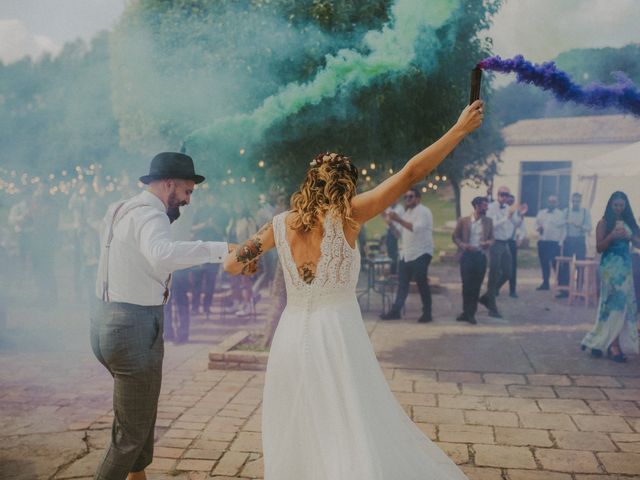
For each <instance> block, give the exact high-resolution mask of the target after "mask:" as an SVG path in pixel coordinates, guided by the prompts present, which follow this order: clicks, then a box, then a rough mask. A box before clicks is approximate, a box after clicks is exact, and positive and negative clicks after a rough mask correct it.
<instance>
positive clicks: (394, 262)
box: [385, 230, 398, 275]
mask: <svg viewBox="0 0 640 480" xmlns="http://www.w3.org/2000/svg"><path fill="white" fill-rule="evenodd" d="M385 243H386V245H387V256H388V257H389V258H390V259H391V271H390V273H391V274H393V275H395V274H396V273H397V272H398V239H397V238H396V236H395V235H394V234H393V233H391V232H390V231H389V230H387V234H386V235H385Z"/></svg>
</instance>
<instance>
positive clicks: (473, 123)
mask: <svg viewBox="0 0 640 480" xmlns="http://www.w3.org/2000/svg"><path fill="white" fill-rule="evenodd" d="M483 118H484V102H483V101H482V100H476V101H475V102H473V103H472V104H471V105H468V106H467V107H466V108H465V109H464V110H463V111H462V113H461V114H460V117H459V118H458V121H457V122H456V125H455V126H456V127H457V128H458V129H460V130H461V131H462V132H463V133H464V134H465V135H466V134H469V133H471V132H473V131H474V130H475V129H476V128H478V127H479V126H480V125H482V119H483Z"/></svg>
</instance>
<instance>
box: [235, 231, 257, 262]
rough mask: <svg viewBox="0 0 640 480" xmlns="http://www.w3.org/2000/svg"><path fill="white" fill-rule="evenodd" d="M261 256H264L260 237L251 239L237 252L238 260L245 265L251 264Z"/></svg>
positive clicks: (255, 236)
mask: <svg viewBox="0 0 640 480" xmlns="http://www.w3.org/2000/svg"><path fill="white" fill-rule="evenodd" d="M260 255H262V240H260V237H259V236H258V235H254V236H253V237H251V238H250V239H249V240H247V241H246V242H244V243H243V244H242V245H241V246H240V248H238V249H237V250H236V260H237V261H238V262H240V263H243V264H247V263H251V262H252V261H254V260H255V259H256V258H258V257H259V256H260Z"/></svg>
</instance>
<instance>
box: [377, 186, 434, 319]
mask: <svg viewBox="0 0 640 480" xmlns="http://www.w3.org/2000/svg"><path fill="white" fill-rule="evenodd" d="M420 197H421V194H420V189H419V188H418V187H413V188H411V190H409V191H407V193H405V194H404V207H405V212H404V213H403V214H402V215H400V214H399V213H397V212H390V213H389V218H390V219H391V221H392V222H394V223H396V224H397V225H398V227H399V228H401V232H402V237H401V238H402V250H401V253H400V263H399V264H398V292H397V294H396V300H395V302H394V303H393V306H392V307H391V309H390V310H389V311H388V312H386V313H383V314H382V315H380V318H381V319H382V320H395V319H399V318H400V317H401V315H400V311H401V310H402V307H403V306H404V302H405V300H406V299H407V295H409V283H410V282H411V280H412V279H413V280H415V282H416V284H417V285H418V290H419V292H420V298H421V300H422V315H421V316H420V318H419V319H418V322H420V323H427V322H430V321H431V320H432V316H431V291H430V290H429V282H428V279H427V275H428V271H429V264H430V263H431V258H432V256H433V215H431V210H429V209H428V208H427V207H425V206H424V205H422V204H421V203H420Z"/></svg>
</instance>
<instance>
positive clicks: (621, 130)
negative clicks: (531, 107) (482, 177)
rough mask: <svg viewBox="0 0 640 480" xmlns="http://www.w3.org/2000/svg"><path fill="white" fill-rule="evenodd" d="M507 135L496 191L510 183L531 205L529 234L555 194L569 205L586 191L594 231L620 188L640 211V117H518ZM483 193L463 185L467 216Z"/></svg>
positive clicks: (522, 200) (518, 196)
mask: <svg viewBox="0 0 640 480" xmlns="http://www.w3.org/2000/svg"><path fill="white" fill-rule="evenodd" d="M503 135H504V138H505V143H506V147H505V150H504V152H503V153H502V156H501V158H502V162H501V163H500V164H499V166H498V175H496V177H495V178H494V192H495V191H497V189H498V187H500V186H502V185H506V186H508V187H509V188H510V189H511V192H512V193H513V195H515V197H516V199H517V201H518V202H519V203H526V204H527V205H528V206H529V211H528V212H527V217H528V219H527V224H528V226H529V227H530V228H528V232H529V235H530V236H533V235H534V234H535V229H534V228H531V227H532V223H533V218H535V216H536V214H537V213H538V211H539V210H540V209H541V208H545V205H546V198H547V197H548V196H549V195H557V196H558V200H559V203H560V206H561V207H562V208H565V207H567V205H568V204H569V202H570V198H571V194H572V193H573V192H576V191H577V192H580V193H582V194H583V206H586V207H588V208H590V209H591V216H592V219H593V223H594V230H595V224H596V222H597V220H598V219H599V218H601V217H602V214H603V213H604V209H605V207H606V203H607V200H608V198H609V196H610V195H611V193H613V192H614V191H616V190H622V191H624V192H625V193H626V194H627V195H629V199H630V203H631V206H632V208H633V210H634V214H635V215H636V216H640V118H636V117H632V116H626V115H603V116H587V117H565V118H544V119H534V120H520V121H518V122H516V123H513V124H511V125H508V126H507V127H505V128H504V129H503ZM634 155H635V158H627V157H628V156H634ZM485 194H486V187H484V186H482V187H480V188H474V187H469V186H467V187H463V189H462V192H461V200H462V211H463V215H464V214H466V212H467V211H468V210H470V207H468V205H469V202H470V201H471V199H472V198H473V197H474V196H476V195H485ZM593 233H594V232H592V234H593ZM591 243H593V242H591Z"/></svg>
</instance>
